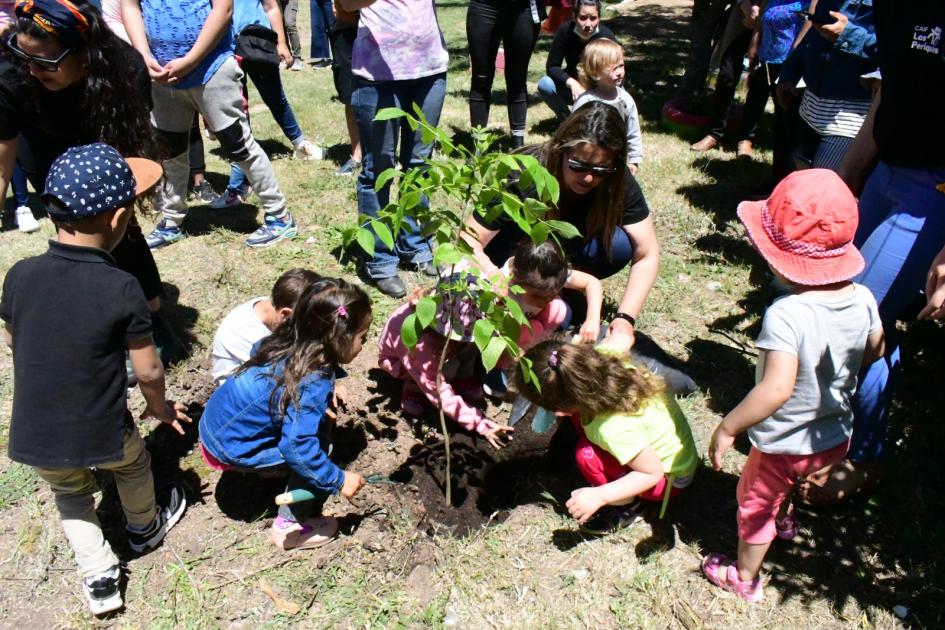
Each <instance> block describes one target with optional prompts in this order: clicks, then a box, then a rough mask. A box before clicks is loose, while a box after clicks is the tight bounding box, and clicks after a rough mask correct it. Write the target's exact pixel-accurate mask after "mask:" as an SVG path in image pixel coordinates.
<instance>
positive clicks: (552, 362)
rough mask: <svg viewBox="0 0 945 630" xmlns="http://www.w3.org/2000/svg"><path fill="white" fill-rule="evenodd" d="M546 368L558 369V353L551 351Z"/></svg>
mask: <svg viewBox="0 0 945 630" xmlns="http://www.w3.org/2000/svg"><path fill="white" fill-rule="evenodd" d="M548 366H549V367H550V368H551V369H555V368H557V367H558V351H557V350H552V351H551V354H549V355H548Z"/></svg>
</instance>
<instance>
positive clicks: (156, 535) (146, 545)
mask: <svg viewBox="0 0 945 630" xmlns="http://www.w3.org/2000/svg"><path fill="white" fill-rule="evenodd" d="M186 509H187V499H185V498H184V491H183V490H182V489H181V487H180V486H176V485H175V486H172V487H171V489H170V491H169V492H168V496H167V501H166V502H164V503H163V504H161V505H158V513H157V516H155V517H154V520H153V521H151V524H150V525H148V527H147V529H145V530H144V531H141V532H138V531H134V530H132V529H130V528H128V529H127V530H126V531H127V532H128V544H129V546H131V550H132V551H134V552H135V553H137V554H145V553H147V552H149V551H151V550H152V549H154V548H155V547H157V546H158V545H160V544H161V542H162V541H163V540H164V537H165V536H166V535H167V532H169V531H170V529H171V528H172V527H174V525H176V524H177V521H179V520H180V517H181V516H183V514H184V510H186Z"/></svg>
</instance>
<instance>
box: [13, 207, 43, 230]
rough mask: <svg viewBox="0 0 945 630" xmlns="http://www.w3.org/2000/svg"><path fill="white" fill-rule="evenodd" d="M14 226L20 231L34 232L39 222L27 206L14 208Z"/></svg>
mask: <svg viewBox="0 0 945 630" xmlns="http://www.w3.org/2000/svg"><path fill="white" fill-rule="evenodd" d="M16 227H17V229H18V230H20V232H25V233H29V232H35V231H36V230H38V229H39V222H38V221H37V220H36V217H34V216H33V211H32V210H30V209H29V207H27V206H20V207H19V208H17V209H16Z"/></svg>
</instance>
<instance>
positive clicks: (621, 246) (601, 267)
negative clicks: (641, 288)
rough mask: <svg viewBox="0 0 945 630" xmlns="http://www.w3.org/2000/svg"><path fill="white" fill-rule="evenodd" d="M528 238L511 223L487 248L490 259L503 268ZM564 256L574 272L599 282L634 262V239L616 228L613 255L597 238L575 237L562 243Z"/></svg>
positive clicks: (500, 231) (612, 239) (611, 240)
mask: <svg viewBox="0 0 945 630" xmlns="http://www.w3.org/2000/svg"><path fill="white" fill-rule="evenodd" d="M525 238H528V237H527V236H526V235H525V233H524V232H522V231H521V230H520V229H519V228H518V226H516V225H514V224H511V225H508V226H506V227H503V228H502V229H500V230H499V231H498V233H496V235H495V236H494V237H493V238H492V240H491V241H489V244H488V245H486V247H485V252H486V256H488V257H489V259H490V260H491V261H492V262H493V263H495V264H496V265H497V266H499V267H501V266H502V265H504V264H505V261H507V260H508V259H509V258H510V257H511V256H512V254H513V253H514V252H515V247H516V246H517V245H518V243H519V242H520V241H521V240H522V239H525ZM561 246H562V249H563V250H564V255H565V257H566V258H567V259H568V264H569V265H570V266H571V268H572V269H577V270H578V271H583V272H584V273H589V274H591V275H592V276H594V277H595V278H597V279H599V280H603V279H604V278H609V277H610V276H613V275H615V274H617V273H620V271H621V270H623V269H624V267H626V266H627V265H629V264H630V262H631V261H632V260H633V243H631V242H630V236H629V235H628V234H627V232H626V231H625V230H624V229H623V228H622V227H620V226H617V227H616V228H615V229H614V233H613V235H612V236H611V237H610V256H608V255H607V252H606V250H605V249H604V242H603V239H601V238H599V237H595V238H592V239H590V240H589V241H587V242H586V243H585V242H584V239H583V238H573V239H570V240H567V241H563V242H562V243H561Z"/></svg>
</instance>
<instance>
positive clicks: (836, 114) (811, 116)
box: [800, 90, 870, 138]
mask: <svg viewBox="0 0 945 630" xmlns="http://www.w3.org/2000/svg"><path fill="white" fill-rule="evenodd" d="M869 109H870V101H869V100H859V99H840V98H820V97H819V96H817V95H816V94H814V93H813V92H811V91H810V90H806V91H805V92H804V98H802V99H801V112H800V113H801V118H802V119H803V120H804V122H806V123H807V124H808V125H810V126H811V128H812V129H814V130H815V131H816V132H817V133H819V134H820V135H822V136H842V137H844V138H853V137H856V134H857V132H859V131H860V127H862V126H863V121H864V120H866V114H867V112H869Z"/></svg>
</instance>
